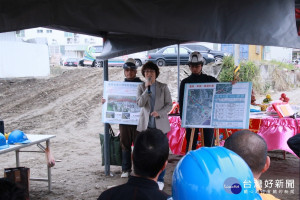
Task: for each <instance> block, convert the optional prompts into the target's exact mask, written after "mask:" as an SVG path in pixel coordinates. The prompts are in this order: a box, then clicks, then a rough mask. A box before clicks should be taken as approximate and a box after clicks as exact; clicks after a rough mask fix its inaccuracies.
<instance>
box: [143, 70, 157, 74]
mask: <svg viewBox="0 0 300 200" xmlns="http://www.w3.org/2000/svg"><path fill="white" fill-rule="evenodd" d="M144 72H145V73H149V74H150V73H154V72H155V70H150V69H147V70H145V71H144Z"/></svg>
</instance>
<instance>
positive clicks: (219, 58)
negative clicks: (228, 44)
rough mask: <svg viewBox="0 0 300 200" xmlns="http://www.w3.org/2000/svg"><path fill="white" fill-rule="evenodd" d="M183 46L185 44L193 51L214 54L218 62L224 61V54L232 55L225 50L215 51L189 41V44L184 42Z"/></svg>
mask: <svg viewBox="0 0 300 200" xmlns="http://www.w3.org/2000/svg"><path fill="white" fill-rule="evenodd" d="M181 46H185V47H187V48H189V49H191V50H193V51H199V52H200V53H201V54H203V53H209V54H212V55H213V56H214V58H215V62H216V63H217V64H218V63H220V62H222V61H223V57H224V56H230V54H229V53H226V52H223V51H215V50H212V49H210V48H208V47H205V46H203V45H200V44H197V43H187V44H182V45H181Z"/></svg>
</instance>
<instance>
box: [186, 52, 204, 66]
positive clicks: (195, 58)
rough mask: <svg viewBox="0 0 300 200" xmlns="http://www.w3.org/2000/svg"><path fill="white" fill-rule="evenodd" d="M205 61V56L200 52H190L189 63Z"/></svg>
mask: <svg viewBox="0 0 300 200" xmlns="http://www.w3.org/2000/svg"><path fill="white" fill-rule="evenodd" d="M201 63H203V56H202V55H201V53H200V52H198V51H194V52H192V53H190V56H189V62H188V64H201Z"/></svg>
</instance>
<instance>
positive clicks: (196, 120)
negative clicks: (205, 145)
mask: <svg viewBox="0 0 300 200" xmlns="http://www.w3.org/2000/svg"><path fill="white" fill-rule="evenodd" d="M251 90H252V83H251V82H238V83H236V84H232V83H190V84H186V85H185V89H184V100H183V113H182V127H189V128H235V129H247V128H249V110H250V101H251Z"/></svg>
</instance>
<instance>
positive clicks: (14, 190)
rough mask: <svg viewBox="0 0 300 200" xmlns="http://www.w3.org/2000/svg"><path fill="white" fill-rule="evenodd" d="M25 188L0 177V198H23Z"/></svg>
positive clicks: (0, 199) (12, 199) (7, 199)
mask: <svg viewBox="0 0 300 200" xmlns="http://www.w3.org/2000/svg"><path fill="white" fill-rule="evenodd" d="M25 199H26V196H25V189H24V188H21V187H20V186H18V185H16V184H15V183H13V182H11V181H9V180H8V179H6V178H0V200H25Z"/></svg>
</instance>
